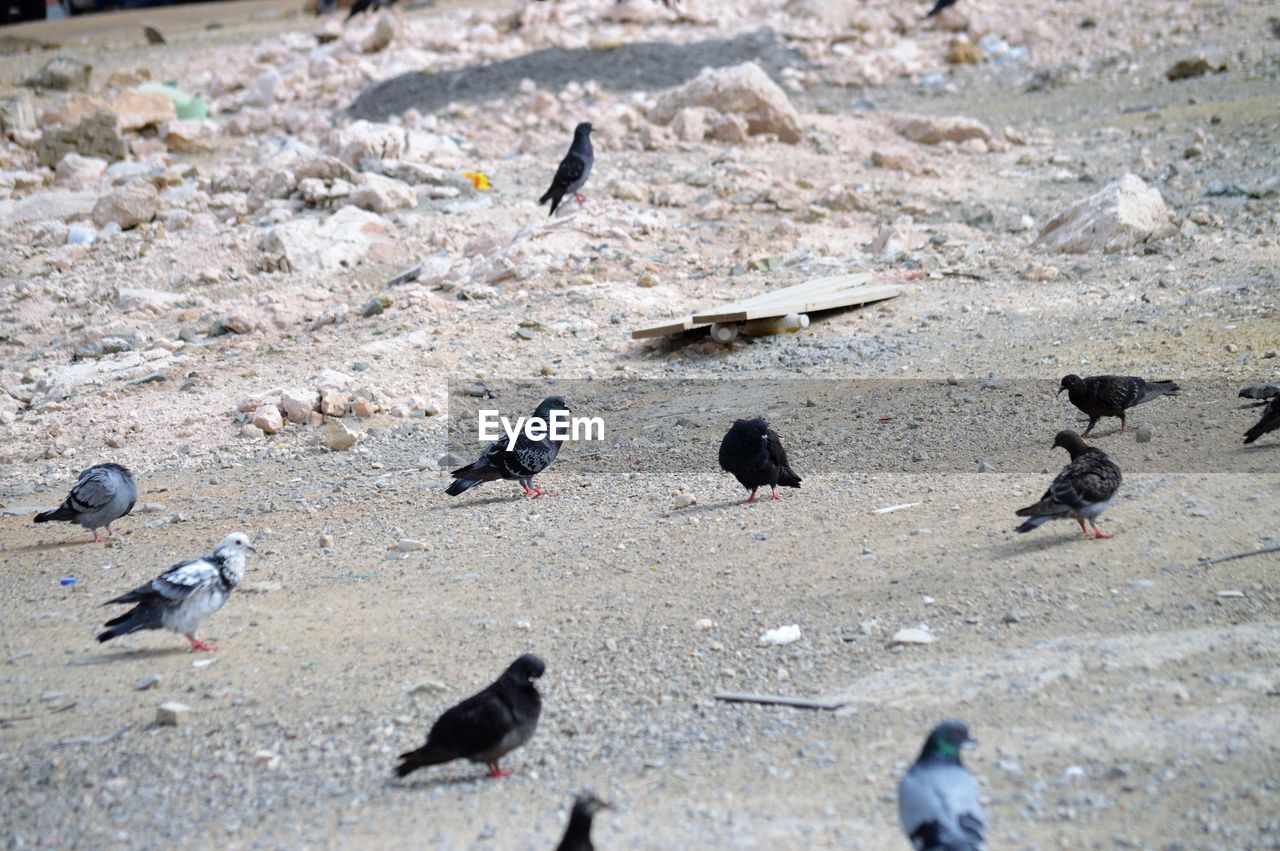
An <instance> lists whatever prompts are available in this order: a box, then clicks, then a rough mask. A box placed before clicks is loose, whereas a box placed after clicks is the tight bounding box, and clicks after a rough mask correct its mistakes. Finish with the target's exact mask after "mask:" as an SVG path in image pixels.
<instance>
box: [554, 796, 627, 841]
mask: <svg viewBox="0 0 1280 851" xmlns="http://www.w3.org/2000/svg"><path fill="white" fill-rule="evenodd" d="M610 809H613V806H612V805H611V804H608V803H606V802H605V801H602V800H600V799H599V798H597V797H596V796H595V795H593V794H591V793H590V792H583V793H582V794H581V795H579V796H578V797H577V799H576V800H575V801H574V802H573V812H571V813H570V814H569V826H568V827H566V828H565V830H564V838H563V839H561V840H560V844H559V845H557V846H556V851H595V847H596V846H595V845H593V844H592V843H591V820H592V819H593V818H595V816H596V813H597V812H599V811H600V810H610Z"/></svg>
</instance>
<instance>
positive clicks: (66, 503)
mask: <svg viewBox="0 0 1280 851" xmlns="http://www.w3.org/2000/svg"><path fill="white" fill-rule="evenodd" d="M137 501H138V486H137V485H135V484H134V483H133V474H132V473H130V472H129V471H128V470H126V469H125V468H124V467H121V466H120V465H119V464H98V465H96V466H93V467H90V468H89V469H87V470H84V471H82V472H81V473H80V477H79V478H78V479H77V480H76V483H75V486H74V487H72V488H71V493H70V494H68V495H67V498H66V499H64V500H63V501H62V505H59V506H58V507H57V508H55V509H53V510H52V511H46V512H44V513H43V514H37V515H36V518H35V519H36V522H37V523H48V522H50V521H53V520H61V521H65V522H67V523H76V524H79V525H81V526H83V527H84V528H86V529H88V530H89V531H90V532H93V539H94V540H95V541H102V540H103V538H102V537H101V536H100V535H99V534H98V529H100V528H102V527H104V526H105V527H106V529H107V534H108V535H114V534H115V533H114V532H112V531H111V524H112V523H114V522H115V521H117V520H119V519H120V518H121V517H124V516H125V515H126V514H128V513H129V512H130V511H132V510H133V505H134V503H136V502H137Z"/></svg>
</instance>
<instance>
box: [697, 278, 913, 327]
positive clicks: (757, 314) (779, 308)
mask: <svg viewBox="0 0 1280 851" xmlns="http://www.w3.org/2000/svg"><path fill="white" fill-rule="evenodd" d="M901 293H902V288H901V287H899V286H896V285H894V284H880V285H877V286H871V287H857V288H855V289H851V290H843V291H837V292H835V293H830V294H821V293H819V294H818V295H815V296H801V297H800V298H797V299H795V300H789V301H782V300H778V301H772V302H769V303H767V304H763V305H759V306H748V307H747V309H745V310H740V309H739V310H734V309H732V308H733V307H734V305H727V306H726V307H722V308H718V309H717V310H715V311H713V312H710V313H695V314H694V315H693V317H692V318H693V322H694V324H695V325H701V324H703V323H715V322H746V321H747V320H750V319H765V318H767V317H770V316H786V315H787V314H788V313H813V312H816V311H819V310H835V309H836V308H838V307H853V306H854V305H858V304H866V303H867V302H871V301H883V300H884V299H887V298H893V297H895V296H897V295H900V294H901Z"/></svg>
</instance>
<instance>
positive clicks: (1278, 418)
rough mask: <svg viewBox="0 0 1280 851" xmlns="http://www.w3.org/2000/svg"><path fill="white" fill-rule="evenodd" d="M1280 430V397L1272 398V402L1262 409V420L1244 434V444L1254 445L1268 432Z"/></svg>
mask: <svg viewBox="0 0 1280 851" xmlns="http://www.w3.org/2000/svg"><path fill="white" fill-rule="evenodd" d="M1278 428H1280V396H1272V397H1271V401H1270V402H1268V403H1267V406H1266V407H1265V408H1263V409H1262V419H1260V420H1258V421H1257V422H1256V423H1254V424H1253V428H1251V429H1249V430H1248V431H1246V432H1245V433H1244V442H1245V443H1253V442H1254V441H1255V440H1257V439H1258V438H1260V437H1262V436H1263V435H1264V434H1267V433H1268V432H1272V431H1275V430H1276V429H1278Z"/></svg>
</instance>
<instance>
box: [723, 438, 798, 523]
mask: <svg viewBox="0 0 1280 851" xmlns="http://www.w3.org/2000/svg"><path fill="white" fill-rule="evenodd" d="M720 469H722V470H724V471H725V472H728V473H732V474H733V475H734V478H736V479H737V480H738V481H739V482H741V483H742V486H743V487H744V488H746V489H747V490H749V491H751V496H749V497H747V498H746V499H745V500H743V502H744V503H747V502H754V501H755V498H756V489H757V488H762V487H764V486H765V485H768V486H769V488H770V490H771V492H772V496H771V497H770V499H778V485H782V486H783V487H787V488H798V487H800V477H799V476H797V475H796V472H795V470H792V469H791V467H790V465H789V464H788V462H787V450H785V449H783V448H782V440H781V438H779V437H778V433H777V432H776V431H774V430H773V429H771V428H769V424H768V423H767V422H765V421H764V418H763V417H756V418H755V419H754V420H734V422H733V425H732V426H731V427H730V428H729V431H728V433H727V434H725V436H724V440H722V441H720Z"/></svg>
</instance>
